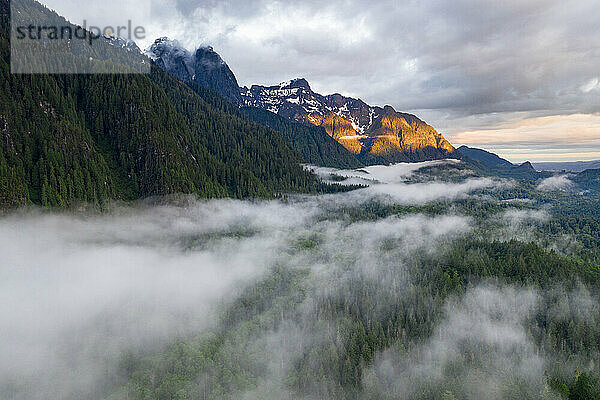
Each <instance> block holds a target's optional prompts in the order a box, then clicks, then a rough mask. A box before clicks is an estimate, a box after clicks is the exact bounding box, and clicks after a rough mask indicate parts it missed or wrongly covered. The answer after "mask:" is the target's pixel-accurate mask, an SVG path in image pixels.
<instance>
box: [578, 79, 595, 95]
mask: <svg viewBox="0 0 600 400" xmlns="http://www.w3.org/2000/svg"><path fill="white" fill-rule="evenodd" d="M598 88H600V82H599V81H598V78H592V79H590V80H589V81H588V82H587V83H586V84H584V85H582V86H581V87H580V88H579V90H581V91H582V92H583V93H589V92H591V91H592V90H596V89H598Z"/></svg>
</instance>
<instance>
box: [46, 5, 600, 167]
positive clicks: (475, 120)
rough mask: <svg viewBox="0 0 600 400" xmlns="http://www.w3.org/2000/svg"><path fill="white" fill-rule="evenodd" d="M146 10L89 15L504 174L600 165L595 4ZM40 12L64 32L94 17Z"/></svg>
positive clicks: (247, 80)
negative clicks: (542, 164) (507, 168)
mask: <svg viewBox="0 0 600 400" xmlns="http://www.w3.org/2000/svg"><path fill="white" fill-rule="evenodd" d="M153 1H154V3H153V4H152V7H151V10H152V12H151V17H146V16H144V17H140V16H139V15H142V14H143V15H145V11H144V10H145V9H146V8H145V7H144V6H145V5H147V4H142V3H143V2H142V3H140V0H136V1H135V2H134V0H108V1H103V2H94V3H93V4H95V7H96V8H97V7H98V5H99V6H100V7H101V8H102V10H100V11H98V10H94V16H95V18H102V17H104V18H105V19H106V20H107V22H106V23H112V22H110V21H109V18H112V19H115V18H121V19H123V16H124V15H126V14H125V13H123V12H122V9H123V8H127V9H131V10H133V11H127V12H128V13H131V15H132V17H131V19H132V20H133V21H134V23H135V22H136V21H140V20H141V21H143V22H140V23H141V24H144V25H145V26H146V27H147V31H148V37H147V39H146V40H145V41H142V42H141V43H139V44H140V46H147V45H148V44H150V43H151V41H152V40H153V39H154V38H155V37H158V36H169V37H171V38H174V39H178V40H179V41H181V42H182V43H183V44H184V45H185V46H186V47H188V48H190V49H192V48H195V47H196V46H198V45H200V44H209V45H212V46H213V47H214V48H215V50H216V51H217V52H218V53H220V54H221V56H222V57H223V58H224V59H225V61H227V63H228V64H229V66H230V67H231V69H232V70H233V72H234V73H235V74H236V76H237V79H238V81H239V83H240V85H251V84H254V83H256V84H275V83H279V82H281V81H285V80H288V79H290V78H294V77H305V78H306V79H307V80H308V81H309V82H310V83H311V86H312V87H313V89H314V90H316V91H318V92H320V93H323V94H329V93H335V92H338V93H342V94H344V95H351V96H354V97H359V98H361V99H363V100H364V101H366V102H367V103H369V104H373V105H385V104H390V105H392V106H394V107H395V108H396V109H397V110H401V111H408V112H413V113H415V114H417V115H418V116H420V117H421V118H423V119H424V120H426V121H427V122H428V123H430V124H431V125H433V126H434V127H435V128H436V129H438V130H439V131H440V132H441V133H443V134H444V135H445V136H446V137H447V138H448V139H449V140H450V141H451V142H452V143H453V144H454V145H460V144H467V145H472V146H479V147H482V148H485V149H489V150H492V151H496V152H498V153H500V154H501V155H503V156H506V157H507V158H509V159H510V160H511V161H524V160H526V159H529V160H532V161H547V160H575V159H582V160H589V159H600V24H599V23H598V2H597V1H591V0H589V1H585V0H583V1H565V0H560V1H545V0H531V1H522V0H514V1H513V0H505V1H497V0H495V1H484V0H478V1H466V0H458V1H388V0H382V1H377V0H375V1H373V0H371V1H368V0H329V1H326V2H325V1H317V0H297V1H275V0H241V1H239V0H167V1H160V2H159V1H157V0H153ZM111 2H113V3H114V4H112V5H111V4H110V3H111ZM128 2H131V4H134V6H133V7H127V4H128ZM44 3H46V4H49V5H50V6H51V7H52V8H55V9H57V10H58V11H60V12H61V13H63V14H66V16H67V17H71V19H72V20H76V19H77V18H78V16H79V15H80V14H81V12H83V11H82V10H84V11H85V10H91V8H90V7H84V6H82V3H81V2H80V1H78V2H75V1H74V0H47V1H44ZM138 14H139V15H138ZM115 15H116V16H115ZM115 23H117V22H115Z"/></svg>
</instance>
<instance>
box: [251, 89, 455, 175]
mask: <svg viewBox="0 0 600 400" xmlns="http://www.w3.org/2000/svg"><path fill="white" fill-rule="evenodd" d="M241 94H242V98H243V101H244V104H245V105H246V106H251V107H257V108H263V109H266V110H268V111H271V112H273V113H275V114H279V115H281V116H283V117H286V118H289V119H292V120H294V121H298V122H302V123H305V124H309V125H315V126H321V127H323V128H325V131H326V132H327V134H328V135H329V136H331V137H332V138H334V139H335V140H337V141H338V142H340V143H341V144H342V145H343V146H344V147H345V148H346V149H348V150H349V151H350V152H351V153H353V154H355V155H356V156H357V157H358V158H359V160H361V161H362V162H363V163H365V164H376V163H390V162H402V161H423V160H427V159H435V158H443V157H446V156H447V155H449V154H450V153H452V152H453V151H454V148H453V147H452V145H451V144H450V143H449V142H448V141H447V140H446V139H445V138H444V137H443V136H442V135H441V134H439V133H438V132H436V131H435V129H434V128H432V127H431V126H429V125H427V124H426V123H425V122H423V121H422V120H420V119H419V118H417V117H416V116H414V115H412V114H405V113H401V112H398V111H396V110H394V108H392V107H391V106H385V107H374V106H370V105H368V104H366V103H365V102H363V101H362V100H360V99H354V98H350V97H344V96H342V95H340V94H332V95H327V96H323V95H321V94H318V93H316V92H314V91H313V90H312V89H311V87H310V85H309V83H308V82H307V81H306V79H302V78H299V79H294V80H292V81H289V82H284V83H281V84H279V85H276V86H259V85H253V86H252V87H250V88H246V87H245V88H242V89H241Z"/></svg>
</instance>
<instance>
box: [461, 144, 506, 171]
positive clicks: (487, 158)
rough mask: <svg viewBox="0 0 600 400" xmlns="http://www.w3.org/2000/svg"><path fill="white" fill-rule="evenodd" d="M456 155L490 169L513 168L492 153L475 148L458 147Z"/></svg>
mask: <svg viewBox="0 0 600 400" xmlns="http://www.w3.org/2000/svg"><path fill="white" fill-rule="evenodd" d="M456 153H457V154H459V155H461V156H464V157H468V158H470V159H472V160H477V161H480V162H482V163H484V164H485V165H487V166H488V167H491V168H498V167H505V168H510V167H513V166H514V165H513V164H512V163H511V162H510V161H508V160H505V159H504V158H501V157H499V156H498V155H496V154H494V153H490V152H489V151H486V150H482V149H478V148H475V147H467V146H460V147H459V148H458V149H456Z"/></svg>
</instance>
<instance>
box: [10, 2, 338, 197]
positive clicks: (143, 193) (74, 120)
mask: <svg viewBox="0 0 600 400" xmlns="http://www.w3.org/2000/svg"><path fill="white" fill-rule="evenodd" d="M3 4H4V6H6V1H5V0H3ZM5 8H6V7H5ZM31 9H32V10H33V11H31V12H32V13H34V12H37V13H40V15H46V14H49V15H52V16H54V14H53V13H51V12H49V11H48V10H46V9H43V7H42V6H39V5H35V4H34V3H33V2H32V5H31ZM56 18H58V17H56ZM1 19H2V20H1V28H2V29H1V31H0V46H1V49H0V51H1V60H0V63H1V64H0V73H1V74H2V76H1V77H0V78H1V81H2V83H1V85H2V88H1V89H2V90H1V91H0V129H1V131H2V152H0V170H1V171H2V174H1V175H0V177H1V179H0V203H1V204H2V206H3V207H7V206H8V207H10V206H15V205H22V204H28V203H34V204H40V205H43V206H52V207H68V206H72V205H74V204H78V203H83V202H85V203H91V204H96V205H102V204H103V203H105V202H106V201H107V200H109V199H123V200H131V199H136V198H142V197H148V196H152V195H161V194H169V193H179V192H181V193H194V194H196V195H198V196H200V197H226V196H229V197H270V196H273V195H276V194H278V193H282V192H293V191H299V192H322V191H330V190H335V188H332V187H330V186H326V185H323V184H321V183H319V182H318V180H317V179H316V178H315V177H314V176H313V175H312V174H310V173H308V172H306V171H304V170H303V168H302V167H301V165H300V163H302V162H303V159H302V158H301V156H300V155H299V154H298V153H297V152H295V151H294V150H293V149H292V148H291V147H290V146H289V145H288V144H287V143H286V141H285V140H284V138H283V137H282V136H281V134H279V133H278V132H275V131H273V130H271V129H267V128H265V127H263V126H261V125H258V124H256V123H253V122H251V121H249V120H248V119H246V118H241V117H240V116H237V115H235V114H233V115H232V114H230V113H227V111H226V110H224V109H222V108H219V107H215V106H212V105H210V104H208V103H207V102H205V101H204V100H203V99H202V98H201V97H200V96H199V95H198V94H197V93H195V92H194V91H193V90H192V89H190V88H189V87H188V86H187V85H185V84H183V83H180V82H179V81H177V80H175V79H174V78H171V77H169V76H168V75H167V74H166V73H164V72H162V70H160V69H159V68H157V67H152V72H151V74H150V75H149V76H146V75H140V74H133V75H122V74H120V75H117V74H113V75H13V74H11V73H10V63H9V57H10V54H9V38H8V15H7V13H6V12H3V13H2V16H1ZM107 46H110V45H107Z"/></svg>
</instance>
